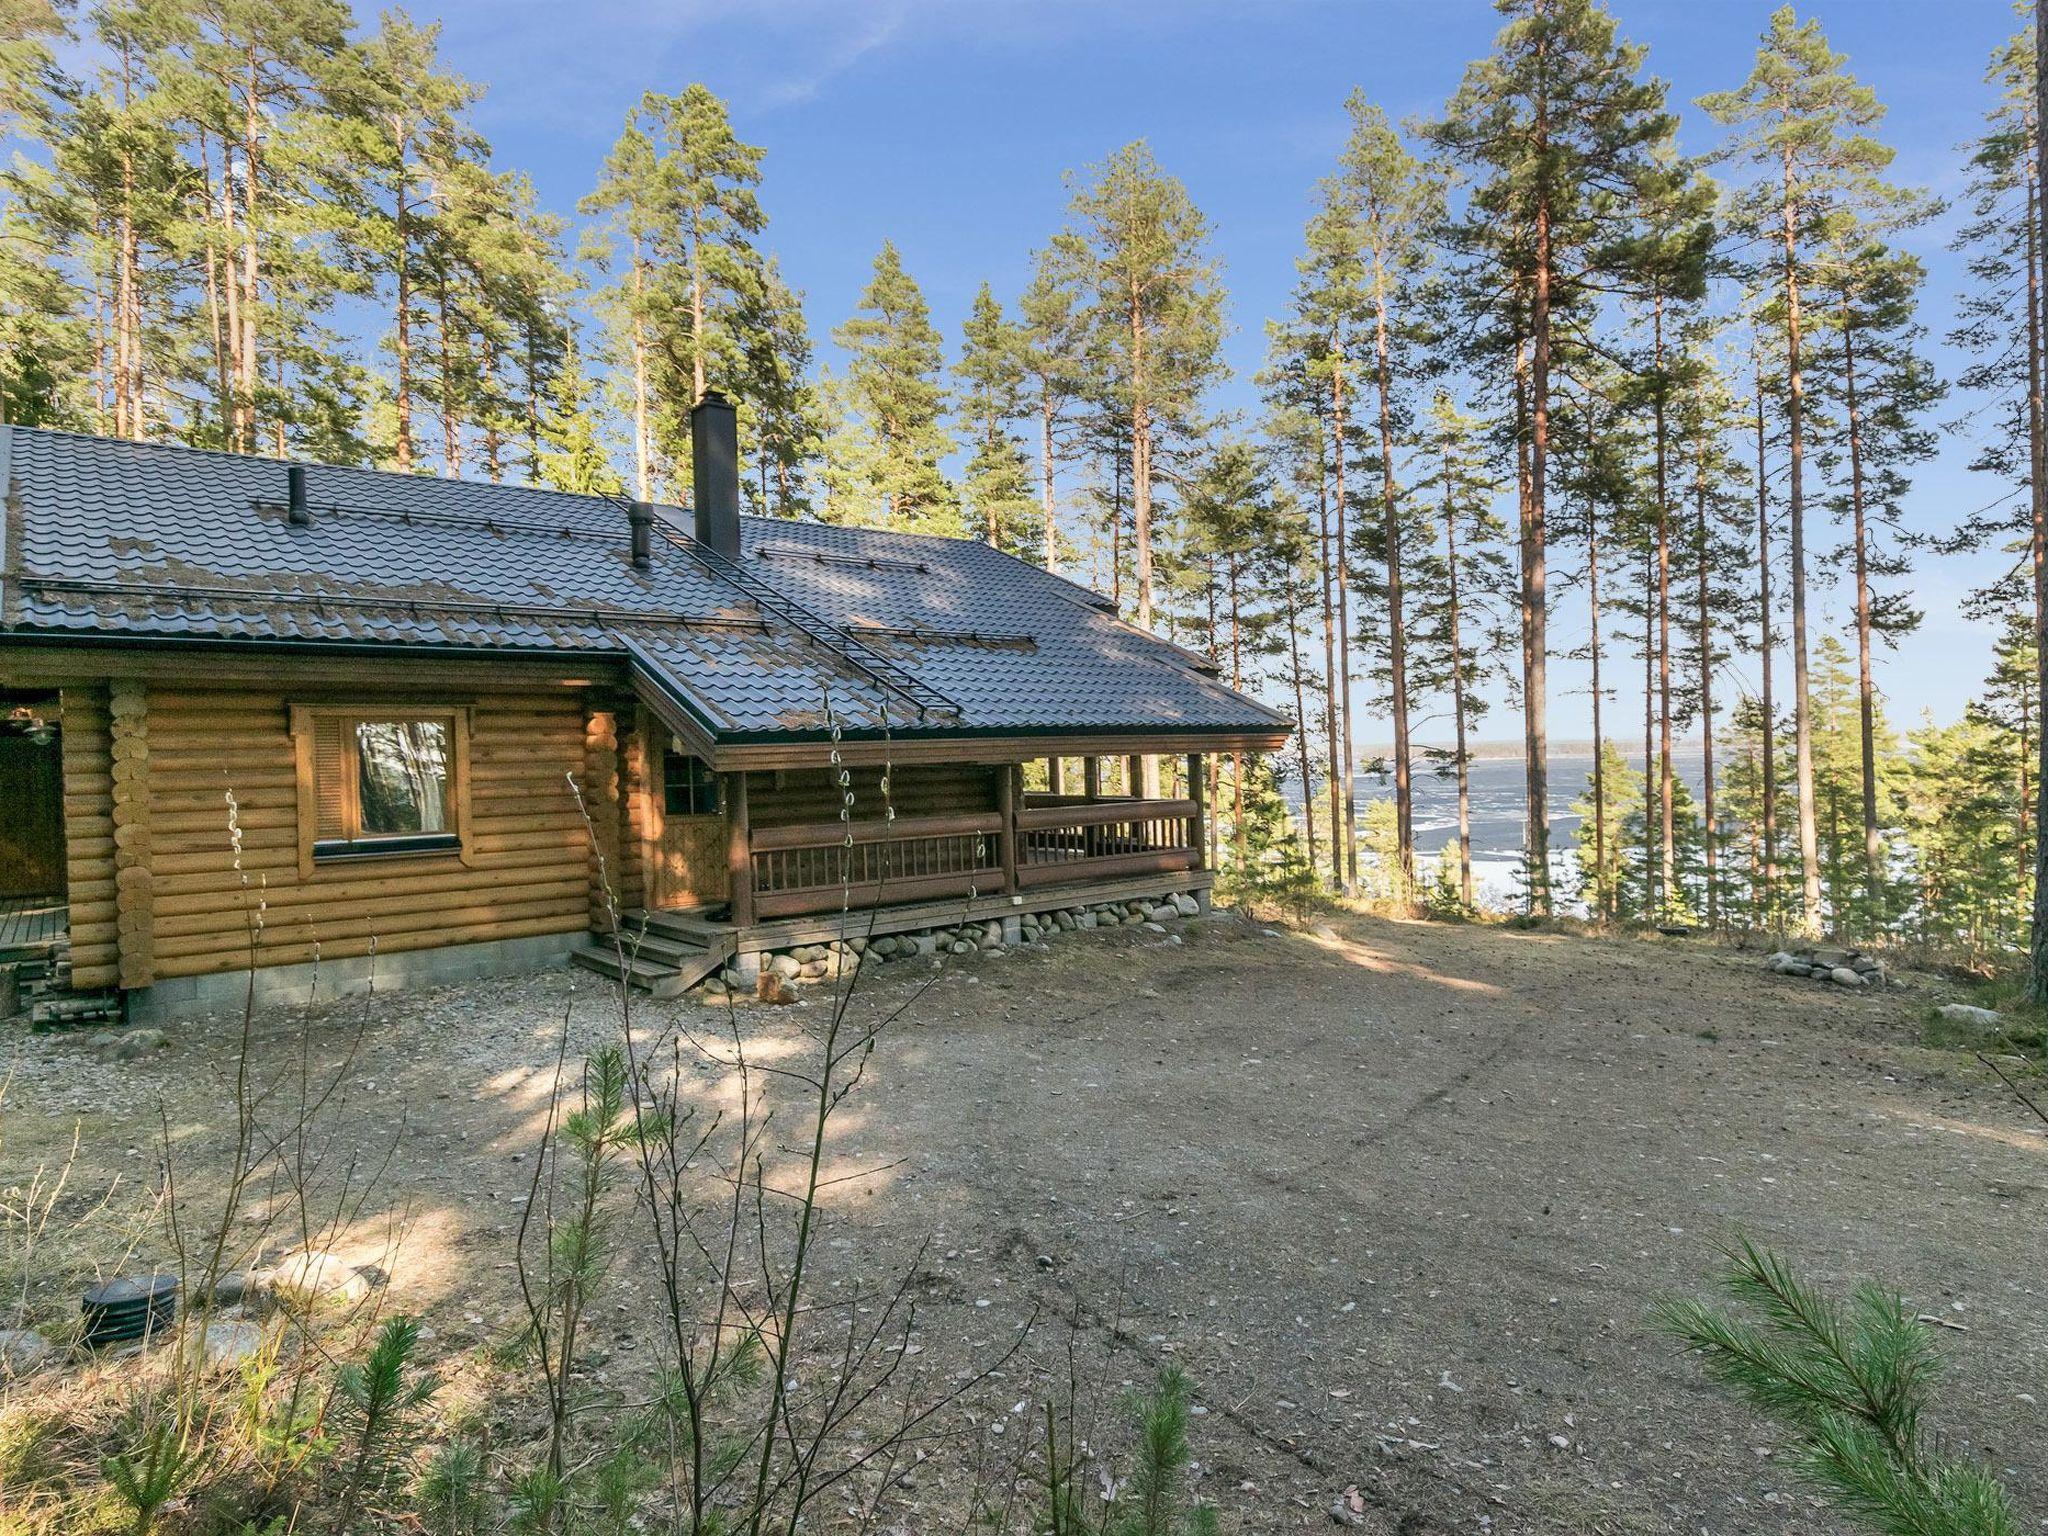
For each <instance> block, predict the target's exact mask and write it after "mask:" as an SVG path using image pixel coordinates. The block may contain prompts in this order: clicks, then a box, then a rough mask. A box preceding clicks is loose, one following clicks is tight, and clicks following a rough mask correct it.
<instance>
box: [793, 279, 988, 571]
mask: <svg viewBox="0 0 2048 1536" xmlns="http://www.w3.org/2000/svg"><path fill="white" fill-rule="evenodd" d="M832 339H833V340H834V341H835V342H836V343H838V345H839V346H840V347H842V348H844V349H845V351H846V352H847V353H848V354H849V355H848V360H847V365H846V374H845V378H844V380H843V381H842V383H841V386H840V389H841V403H842V408H843V409H844V411H845V412H846V413H847V423H846V425H847V431H846V432H843V433H842V435H841V439H840V449H839V459H840V462H839V463H838V464H836V465H835V474H836V475H837V477H838V480H837V484H838V486H839V489H838V491H837V492H836V493H835V494H834V496H833V498H832V503H831V505H830V506H828V507H827V509H826V515H827V516H828V517H829V518H830V519H831V520H833V521H835V522H848V523H860V524H869V525H872V526H878V527H887V528H897V529H901V530H905V531H912V532H919V533H943V534H949V535H952V536H955V537H958V536H960V535H962V534H964V533H965V531H966V526H965V524H964V523H963V522H962V520H961V516H960V505H959V499H958V497H957V496H956V495H955V493H954V490H953V487H952V485H951V484H950V483H949V482H948V480H947V479H946V475H945V471H944V470H943V469H941V468H940V464H939V461H940V460H941V459H943V458H944V457H945V456H946V455H947V454H949V453H951V452H952V451H953V437H952V434H951V432H949V431H948V430H947V427H946V422H945V414H946V407H947V399H946V387H945V383H944V369H945V352H944V348H943V344H942V342H941V340H940V337H939V333H938V330H937V328H936V327H934V326H933V324H932V317H931V310H930V308H929V307H928V306H927V305H926V304H925V299H924V292H923V290H921V289H920V288H919V287H918V286H917V283H916V281H915V279H913V278H912V277H911V276H910V274H909V273H908V272H906V271H905V270H904V269H903V258H902V257H901V256H900V255H899V254H898V253H897V250H896V246H895V244H894V243H893V242H890V243H885V244H884V245H883V246H882V249H881V252H880V253H879V254H878V255H877V256H876V257H875V270H874V275H873V277H872V278H870V279H869V281H868V285H867V287H866V288H865V289H863V290H862V292H861V296H860V306H859V308H857V309H856V310H855V311H854V314H853V317H852V318H851V319H849V320H848V321H847V322H846V323H845V324H844V325H842V326H840V327H839V329H838V330H836V331H834V332H833V333H832Z"/></svg>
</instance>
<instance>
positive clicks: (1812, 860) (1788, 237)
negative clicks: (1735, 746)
mask: <svg viewBox="0 0 2048 1536" xmlns="http://www.w3.org/2000/svg"><path fill="white" fill-rule="evenodd" d="M1784 181H1785V210H1784V211H1785V385H1786V390H1785V403H1786V404H1785V408H1786V418H1787V429H1788V431H1787V437H1788V441H1787V443H1786V451H1787V453H1788V455H1789V461H1788V462H1789V465H1790V470H1791V479H1790V484H1789V485H1788V487H1787V490H1786V519H1787V526H1788V531H1789V536H1790V537H1789V542H1790V551H1789V552H1790V556H1791V561H1792V738H1793V776H1794V779H1795V781H1796V784H1797V789H1798V795H1799V898H1800V927H1801V928H1802V929H1803V930H1804V931H1805V932H1807V933H1809V934H1812V933H1818V932H1819V931H1820V925H1821V905H1820V827H1819V821H1818V817H1817V813H1816V808H1815V806H1814V800H1813V709H1812V699H1811V695H1810V689H1809V686H1808V679H1807V663H1806V482H1805V471H1806V377H1805V373H1804V371H1803V366H1802V363H1801V359H1800V355H1799V340H1800V337H1799V318H1800V317H1799V202H1798V197H1797V194H1796V193H1795V191H1794V183H1793V176H1792V152H1791V151H1790V150H1789V149H1788V150H1787V151H1786V152H1785V158H1784Z"/></svg>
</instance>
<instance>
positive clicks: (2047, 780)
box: [2027, 0, 2048, 1003]
mask: <svg viewBox="0 0 2048 1536" xmlns="http://www.w3.org/2000/svg"><path fill="white" fill-rule="evenodd" d="M2034 123H2035V131H2034V141H2035V152H2034V177H2033V182H2034V189H2035V196H2034V210H2033V220H2031V221H2030V223H2031V224H2032V233H2033V234H2034V236H2035V239H2034V245H2035V249H2036V251H2037V253H2038V254H2039V256H2040V257H2041V259H2042V260H2043V261H2048V154H2044V153H2042V152H2041V148H2040V143H2041V138H2042V136H2043V134H2044V132H2048V0H2034ZM2040 287H2041V285H2040V284H2039V283H2037V282H2036V283H2030V284H2029V289H2030V292H2029V304H2030V308H2029V313H2028V317H2027V320H2028V332H2029V339H2030V340H2031V341H2032V343H2033V354H2034V355H2033V360H2032V367H2031V369H2030V370H2029V372H2030V375H2031V383H2032V391H2031V395H2030V398H2029V400H2028V419H2029V421H2030V423H2031V424H2032V426H2033V432H2032V437H2033V441H2032V443H2031V444H2030V445H2029V447H2030V459H2031V462H2030V464H2029V466H2028V468H2029V470H2030V471H2031V473H2030V476H2029V478H2030V479H2031V480H2032V482H2033V484H2032V486H2031V490H2032V493H2033V494H2032V502H2033V514H2034V517H2033V524H2034V696H2035V704H2034V718H2035V719H2036V720H2037V721H2039V722H2041V728H2040V729H2038V730H2037V731H2036V732H2035V738H2036V745H2035V750H2036V751H2037V752H2038V753H2039V759H2038V761H2037V762H2036V764H2035V769H2034V794H2035V796H2036V801H2035V807H2034V929H2033V935H2032V944H2031V953H2030V958H2031V961H2032V965H2031V967H2030V974H2029V985H2028V988H2027V992H2028V995H2029V996H2030V997H2031V998H2032V999H2033V1000H2034V1001H2035V1002H2037V1003H2048V559H2044V558H2042V555H2043V550H2044V544H2048V434H2044V431H2043V428H2042V422H2043V419H2044V415H2048V411H2044V406H2043V383H2042V376H2043V374H2044V373H2048V362H2044V360H2043V358H2042V352H2041V330H2042V326H2043V320H2042V314H2041V309H2040V307H2039V306H2040V304H2041V303H2042V302H2043V301H2044V300H2048V295H2044V294H2042V293H2041V292H2040Z"/></svg>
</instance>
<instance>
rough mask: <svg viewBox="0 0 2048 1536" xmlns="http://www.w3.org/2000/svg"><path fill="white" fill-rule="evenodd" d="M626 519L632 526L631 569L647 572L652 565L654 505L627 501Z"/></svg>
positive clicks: (646, 502)
mask: <svg viewBox="0 0 2048 1536" xmlns="http://www.w3.org/2000/svg"><path fill="white" fill-rule="evenodd" d="M626 517H627V520H628V521H630V522H631V523H632V525H633V569H634V570H636V571H644V570H647V569H649V568H650V567H652V566H653V564H654V504H653V503H652V502H648V501H629V502H627V503H626Z"/></svg>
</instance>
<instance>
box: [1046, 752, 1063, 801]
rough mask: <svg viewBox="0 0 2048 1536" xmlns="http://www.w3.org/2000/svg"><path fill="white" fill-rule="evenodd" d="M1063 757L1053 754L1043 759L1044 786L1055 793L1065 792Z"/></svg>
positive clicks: (1061, 793)
mask: <svg viewBox="0 0 2048 1536" xmlns="http://www.w3.org/2000/svg"><path fill="white" fill-rule="evenodd" d="M1066 769H1067V765H1066V761H1065V759H1063V758H1061V757H1059V756H1057V755H1055V756H1052V757H1048V758H1047V759H1046V760H1045V787H1046V788H1047V789H1048V790H1050V791H1051V792H1052V793H1053V794H1055V795H1063V794H1065V793H1066V792H1067V786H1066V782H1065V781H1066V777H1067V773H1066Z"/></svg>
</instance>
